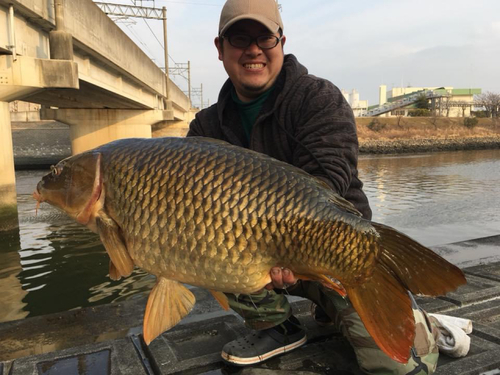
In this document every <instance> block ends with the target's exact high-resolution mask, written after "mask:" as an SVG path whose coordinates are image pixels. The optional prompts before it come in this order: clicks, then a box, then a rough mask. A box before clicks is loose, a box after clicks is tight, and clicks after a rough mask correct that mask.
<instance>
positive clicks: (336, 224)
mask: <svg viewBox="0 0 500 375" xmlns="http://www.w3.org/2000/svg"><path fill="white" fill-rule="evenodd" d="M81 171H84V172H85V173H81ZM92 176H93V177H92ZM91 178H93V180H92V179H91ZM34 197H35V198H36V199H37V200H38V201H39V202H41V201H47V202H49V203H51V204H53V205H55V206H57V207H59V208H61V209H63V210H65V211H66V212H67V213H68V214H69V215H70V216H71V217H73V218H75V220H77V221H78V222H80V223H82V224H84V225H87V226H88V227H89V228H90V229H91V230H93V231H95V232H97V233H99V236H100V238H101V241H102V242H103V244H104V246H105V248H106V251H107V252H108V254H109V256H110V271H109V273H110V277H111V278H113V279H118V278H120V277H122V276H127V275H129V274H130V273H131V272H132V269H133V267H134V265H136V266H138V267H141V268H142V269H144V270H145V271H147V272H149V273H151V274H153V275H155V276H156V277H157V283H156V285H155V287H154V288H153V290H152V292H151V294H150V297H149V299H148V304H147V307H146V312H145V318H144V339H145V340H146V342H147V343H149V342H150V341H151V340H152V339H154V338H155V337H156V336H158V335H159V334H160V333H161V332H163V331H164V330H166V329H168V328H170V327H172V326H173V325H175V324H176V323H177V322H178V321H179V320H180V319H182V317H183V316H185V315H186V314H187V313H188V312H189V311H190V309H191V308H192V306H193V304H194V296H193V295H192V293H191V292H190V291H189V290H188V289H186V288H185V287H184V286H182V284H181V283H187V284H191V285H196V286H199V287H204V288H207V289H210V290H212V291H213V293H214V295H215V296H216V298H217V300H218V301H220V302H221V303H222V304H223V306H226V305H227V301H226V302H224V300H225V297H224V296H223V295H221V294H218V293H219V292H229V293H246V294H248V293H252V292H256V291H258V290H260V289H261V288H263V287H264V286H265V285H266V284H267V283H268V282H269V281H270V275H269V271H270V269H271V268H272V267H274V266H279V267H287V268H290V269H291V270H292V271H293V272H294V273H295V275H297V276H298V277H299V278H302V279H305V280H317V281H320V282H322V283H323V284H324V285H326V286H328V287H330V288H333V289H334V290H336V291H337V292H339V293H341V294H342V295H345V294H347V295H348V297H349V298H350V301H351V302H352V305H353V307H354V308H355V309H356V311H357V312H358V314H359V315H360V318H361V320H362V321H363V323H364V324H365V327H366V328H367V330H368V332H369V333H370V335H371V336H372V337H373V339H374V340H375V342H376V343H377V345H379V347H380V348H381V349H382V350H383V351H384V352H385V353H386V354H388V355H389V356H390V357H391V358H393V359H395V360H397V361H400V362H406V361H407V360H408V358H409V355H410V354H409V353H410V348H411V346H412V344H413V337H414V329H415V322H414V318H413V312H412V307H411V301H410V299H409V297H408V293H407V291H408V290H410V291H411V292H413V293H420V294H424V295H431V296H437V295H441V294H444V293H446V292H449V291H451V290H454V289H455V288H456V287H457V286H459V285H461V284H463V283H465V278H464V276H463V273H462V272H461V271H460V270H459V269H458V268H457V267H455V266H453V265H451V264H450V263H448V262H447V261H446V260H444V259H442V258H441V257H439V256H438V255H437V254H435V253H433V252H432V250H430V249H427V248H425V247H424V246H422V245H420V244H418V243H416V242H415V241H413V240H412V239H410V238H409V237H407V236H405V235H403V234H401V233H399V232H397V231H395V230H394V229H392V228H389V227H386V226H383V225H381V224H377V223H373V222H370V221H368V220H365V219H363V218H362V217H360V215H359V213H358V212H357V211H356V210H355V209H354V207H353V206H352V205H351V204H350V203H349V202H347V201H345V200H344V199H343V198H341V197H340V196H338V195H336V194H335V193H334V192H333V191H332V190H331V188H330V187H329V186H327V185H326V184H325V182H324V181H322V180H319V179H316V178H314V177H312V176H311V175H309V174H307V173H306V172H304V171H302V170H300V169H298V168H296V167H293V166H291V165H288V164H286V163H283V162H280V161H277V160H275V159H272V158H271V157H268V156H266V155H263V154H259V153H256V152H253V151H250V150H247V149H243V148H240V147H237V146H232V145H229V144H227V143H225V142H222V141H216V140H210V139H206V138H157V139H124V140H119V141H115V142H111V143H109V144H106V145H103V146H100V147H98V148H96V149H94V150H90V151H88V152H85V153H82V154H79V155H75V156H73V157H71V158H68V159H66V160H64V161H62V162H61V163H59V164H58V165H57V166H56V167H55V168H54V170H53V172H52V173H51V174H49V175H47V176H45V177H44V178H43V179H42V181H41V182H40V183H39V184H38V186H37V190H36V191H35V193H34ZM332 279H336V280H338V281H339V282H340V283H341V285H340V286H339V284H338V283H337V282H336V281H335V280H332ZM408 333H409V334H408Z"/></svg>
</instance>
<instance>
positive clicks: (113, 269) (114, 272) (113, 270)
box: [109, 260, 122, 281]
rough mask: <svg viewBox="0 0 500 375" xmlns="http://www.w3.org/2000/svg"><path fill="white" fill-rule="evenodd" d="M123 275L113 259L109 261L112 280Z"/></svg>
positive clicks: (118, 278)
mask: <svg viewBox="0 0 500 375" xmlns="http://www.w3.org/2000/svg"><path fill="white" fill-rule="evenodd" d="M121 277H122V275H120V272H118V270H117V269H116V267H115V265H114V264H113V261H112V260H110V261H109V278H110V279H111V280H115V281H116V280H120V279H121Z"/></svg>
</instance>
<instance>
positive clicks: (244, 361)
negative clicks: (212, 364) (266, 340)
mask: <svg viewBox="0 0 500 375" xmlns="http://www.w3.org/2000/svg"><path fill="white" fill-rule="evenodd" d="M306 342H307V336H304V337H303V338H302V339H300V340H299V341H296V342H294V343H293V344H290V345H285V346H282V347H281V348H277V349H274V350H271V351H270V352H267V353H265V354H262V355H258V356H255V357H247V358H242V357H235V356H234V355H231V354H227V353H226V352H222V353H221V357H222V359H223V360H224V361H226V362H227V363H230V364H232V365H237V366H247V365H253V364H256V363H260V362H264V361H266V360H268V359H269V358H272V357H274V356H277V355H279V354H284V353H287V352H290V351H292V350H294V349H297V348H298V347H301V346H302V345H304V344H305V343H306Z"/></svg>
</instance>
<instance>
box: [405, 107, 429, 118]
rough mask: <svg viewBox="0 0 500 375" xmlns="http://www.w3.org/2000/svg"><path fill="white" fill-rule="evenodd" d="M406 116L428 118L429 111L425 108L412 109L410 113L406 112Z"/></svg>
mask: <svg viewBox="0 0 500 375" xmlns="http://www.w3.org/2000/svg"><path fill="white" fill-rule="evenodd" d="M408 114H409V115H410V116H411V117H428V116H430V114H431V111H429V110H428V109H425V108H417V109H412V110H411V111H409V112H408Z"/></svg>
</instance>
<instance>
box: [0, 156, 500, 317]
mask: <svg viewBox="0 0 500 375" xmlns="http://www.w3.org/2000/svg"><path fill="white" fill-rule="evenodd" d="M45 173H46V171H39V170H33V171H18V172H16V179H17V190H18V210H19V220H20V230H19V235H17V234H16V235H14V236H6V235H2V234H0V303H1V308H0V322H1V321H8V320H13V319H20V318H24V317H30V316H36V315H42V314H48V313H52V312H59V311H66V310H71V309H75V308H78V307H84V306H92V305H96V304H104V303H109V302H114V301H120V300H125V299H129V298H134V296H139V295H144V294H147V293H148V292H149V290H150V289H151V287H152V285H153V283H154V278H153V277H152V276H150V275H147V274H145V273H144V272H142V271H140V270H137V269H136V270H135V271H134V273H133V274H132V275H131V276H129V277H127V278H125V279H123V280H120V281H111V280H110V279H109V278H108V277H107V273H108V265H109V260H108V257H107V255H106V254H105V251H104V248H103V247H102V245H101V244H100V241H99V238H98V236H97V235H95V234H93V233H91V232H90V231H89V230H87V229H86V228H84V227H83V226H81V225H78V224H76V223H74V222H73V221H72V220H70V219H69V218H67V217H66V216H65V215H64V214H61V213H59V212H58V211H57V210H55V209H54V208H52V207H51V206H49V205H47V204H42V206H41V207H40V209H39V211H38V214H37V215H35V201H34V200H33V198H32V197H31V193H32V192H33V190H34V188H35V186H36V183H37V182H38V181H39V179H40V177H41V176H42V175H44V174H45ZM359 173H360V177H361V179H362V180H363V181H364V183H365V191H366V193H367V195H368V198H369V199H370V204H371V206H372V209H373V220H374V221H377V222H380V223H383V224H387V225H390V226H392V227H394V228H396V229H399V230H400V231H402V232H404V233H406V234H408V235H410V236H411V237H413V238H415V239H416V240H418V241H419V242H421V243H423V244H425V245H428V246H435V245H440V244H446V243H452V242H458V241H464V240H468V239H475V238H480V237H488V236H493V235H500V198H499V197H500V150H482V151H457V152H446V153H444V152H443V153H428V154H418V155H392V156H362V157H361V158H360V160H359ZM464 251H465V250H464ZM442 255H443V256H444V257H446V258H448V260H450V261H451V262H453V263H455V264H458V265H459V266H469V265H474V264H479V263H489V262H492V261H499V260H500V249H498V251H494V252H493V253H486V254H477V253H473V252H471V253H462V254H453V253H452V254H442Z"/></svg>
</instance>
